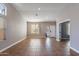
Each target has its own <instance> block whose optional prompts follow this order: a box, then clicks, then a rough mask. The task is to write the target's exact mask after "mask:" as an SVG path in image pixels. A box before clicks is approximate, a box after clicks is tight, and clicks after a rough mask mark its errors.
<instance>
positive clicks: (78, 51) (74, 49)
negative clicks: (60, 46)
mask: <svg viewBox="0 0 79 59" xmlns="http://www.w3.org/2000/svg"><path fill="white" fill-rule="evenodd" d="M70 48H71V49H72V50H74V51H75V52H76V53H79V51H78V50H76V49H75V48H72V47H70Z"/></svg>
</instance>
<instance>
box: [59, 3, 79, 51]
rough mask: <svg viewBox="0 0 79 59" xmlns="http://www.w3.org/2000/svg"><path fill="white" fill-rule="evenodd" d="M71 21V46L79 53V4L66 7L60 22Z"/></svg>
mask: <svg viewBox="0 0 79 59" xmlns="http://www.w3.org/2000/svg"><path fill="white" fill-rule="evenodd" d="M65 19H70V20H71V22H70V23H71V36H70V46H71V47H72V48H74V49H75V50H77V51H79V44H78V43H79V4H70V5H68V6H67V7H65V8H64V9H63V11H62V13H61V14H60V16H59V18H58V20H59V21H62V20H65Z"/></svg>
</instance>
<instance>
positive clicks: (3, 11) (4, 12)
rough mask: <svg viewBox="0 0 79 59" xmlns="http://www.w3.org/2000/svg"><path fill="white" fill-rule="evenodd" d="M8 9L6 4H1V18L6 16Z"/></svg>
mask: <svg viewBox="0 0 79 59" xmlns="http://www.w3.org/2000/svg"><path fill="white" fill-rule="evenodd" d="M6 14H7V8H6V6H5V5H4V4H2V3H0V16H6Z"/></svg>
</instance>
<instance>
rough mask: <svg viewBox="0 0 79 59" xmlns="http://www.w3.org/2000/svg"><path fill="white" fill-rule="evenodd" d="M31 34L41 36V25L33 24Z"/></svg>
mask: <svg viewBox="0 0 79 59" xmlns="http://www.w3.org/2000/svg"><path fill="white" fill-rule="evenodd" d="M31 33H32V34H39V25H38V24H31Z"/></svg>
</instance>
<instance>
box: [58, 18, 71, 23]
mask: <svg viewBox="0 0 79 59" xmlns="http://www.w3.org/2000/svg"><path fill="white" fill-rule="evenodd" d="M67 21H70V19H65V20H61V21H59V22H58V23H59V24H60V23H63V22H67Z"/></svg>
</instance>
